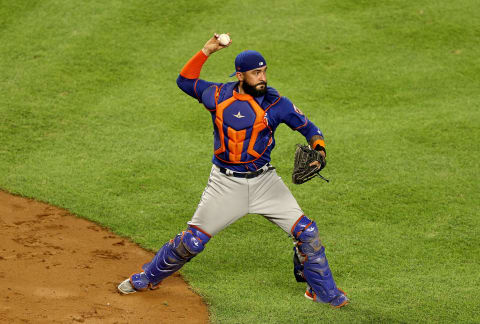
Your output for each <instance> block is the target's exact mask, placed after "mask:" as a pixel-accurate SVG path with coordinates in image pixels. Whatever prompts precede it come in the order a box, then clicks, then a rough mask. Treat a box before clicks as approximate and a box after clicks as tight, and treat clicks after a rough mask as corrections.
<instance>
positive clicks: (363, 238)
mask: <svg viewBox="0 0 480 324" xmlns="http://www.w3.org/2000/svg"><path fill="white" fill-rule="evenodd" d="M479 20H480V10H479V9H478V3H477V2H476V1H473V0H462V1H454V2H452V1H434V2H432V1H342V2H335V1H310V2H306V1H277V2H275V5H272V4H271V3H270V2H262V3H257V2H254V1H242V2H233V1H223V2H216V1H202V2H192V1H175V2H161V1H150V0H142V1H118V0H105V1H100V2H98V1H88V0H86V1H82V2H81V3H77V2H73V1H59V0H46V1H39V0H37V1H35V0H29V1H26V0H18V1H6V0H0V44H1V46H0V188H3V189H6V190H8V191H11V192H14V193H18V194H22V195H25V196H28V197H34V198H37V199H40V200H43V201H46V202H49V203H52V204H54V205H58V206H62V207H65V208H67V209H69V210H70V211H72V212H73V213H75V214H77V215H79V216H80V217H85V218H88V219H91V220H93V221H95V222H98V223H101V224H103V225H106V226H108V227H110V228H111V229H112V230H113V231H115V232H116V233H118V234H120V235H124V236H128V237H131V238H132V239H134V240H135V241H136V242H138V243H140V244H141V245H142V246H144V247H146V248H149V249H154V250H156V249H157V248H159V247H160V246H161V245H162V244H163V243H164V242H165V241H166V240H168V239H170V238H171V237H173V236H174V235H175V234H176V233H177V232H179V231H181V230H182V229H184V228H185V223H186V222H187V221H188V220H189V219H190V217H191V215H192V214H193V212H194V211H195V208H196V205H197V203H198V200H199V198H200V195H201V193H202V191H203V188H204V186H205V184H206V180H207V177H208V173H209V169H210V159H211V142H212V139H211V121H210V117H209V114H208V113H207V112H206V111H205V110H204V109H202V107H201V106H200V105H198V104H196V102H195V100H193V99H191V98H188V97H187V96H185V95H184V94H183V93H182V92H181V91H180V90H179V89H178V88H177V86H176V83H175V79H176V77H177V75H178V72H179V70H180V69H181V67H182V66H183V64H184V63H185V62H186V61H187V60H188V59H189V58H190V56H192V55H193V54H194V53H195V52H196V51H197V50H199V49H200V48H201V47H202V45H203V43H204V42H205V41H206V40H207V39H208V38H209V37H210V35H211V34H212V33H213V32H215V31H216V32H227V31H228V32H230V33H231V34H232V38H233V44H232V46H231V47H230V48H229V49H227V50H224V51H221V52H219V53H216V54H215V55H214V56H213V57H212V58H210V59H209V60H208V62H207V63H206V65H205V68H204V71H203V73H202V77H203V78H205V79H207V80H212V81H220V82H226V81H229V80H230V79H229V78H228V77H227V75H228V74H229V73H230V72H231V71H232V70H233V61H234V58H235V55H236V54H237V53H238V52H240V51H241V50H244V49H257V50H259V51H261V52H262V53H263V54H264V56H265V57H266V59H267V62H268V65H269V84H270V85H272V86H274V87H276V88H277V89H278V90H279V91H280V93H281V94H283V95H285V96H288V97H289V98H290V99H292V101H293V102H294V103H295V104H296V105H297V106H298V107H300V109H302V110H303V111H304V112H305V113H306V114H307V115H308V116H309V118H310V119H311V120H313V121H314V122H315V123H316V124H317V125H318V126H320V128H321V129H322V130H323V131H324V133H325V135H326V142H327V151H328V167H327V168H326V169H325V171H324V174H325V176H327V177H329V178H331V179H332V181H331V183H330V184H326V183H323V182H321V181H319V180H318V181H312V182H310V183H308V184H305V185H302V186H293V185H292V184H291V181H290V180H289V177H290V175H289V174H290V171H291V167H292V156H293V150H294V144H295V143H297V142H301V141H303V139H302V137H301V136H300V134H297V133H293V132H291V131H290V130H289V129H288V127H285V126H282V127H280V128H279V130H278V132H277V135H276V139H277V148H276V149H275V151H274V153H273V162H274V164H275V166H276V167H277V169H278V172H279V174H280V175H281V176H283V178H284V179H285V182H286V183H287V185H288V186H289V187H290V188H291V190H292V192H293V194H294V195H295V197H296V198H297V200H298V201H299V203H300V205H301V206H302V208H303V209H304V211H305V213H306V214H307V215H309V216H310V217H312V218H313V219H315V220H316V222H317V224H318V225H319V228H320V233H321V237H322V241H323V242H324V244H325V245H326V247H327V256H328V258H329V261H330V264H331V265H332V269H333V273H334V276H335V278H336V280H337V282H338V284H339V286H341V287H342V288H344V289H345V290H346V291H347V292H348V294H349V296H350V297H351V300H352V302H351V305H350V306H349V307H348V308H345V309H341V310H339V311H337V310H331V309H329V308H328V307H326V306H325V305H318V304H314V303H310V302H307V301H306V300H305V299H304V298H303V292H304V286H303V285H301V284H297V283H296V282H295V281H294V278H293V275H292V269H291V248H292V245H291V242H290V240H289V238H288V237H287V236H286V235H285V234H284V233H283V232H282V231H281V230H280V229H278V228H275V227H274V226H272V225H271V224H270V223H269V222H268V221H266V220H264V219H263V218H261V217H259V216H256V215H249V216H247V217H245V218H243V219H241V220H240V221H238V222H237V223H235V224H233V225H232V226H231V227H229V228H228V229H226V230H225V231H223V232H221V233H220V234H218V235H217V236H216V237H214V238H213V239H212V240H211V241H210V243H209V244H208V246H207V249H206V251H205V252H204V253H202V254H201V255H199V256H198V257H197V258H196V259H194V260H192V262H190V263H189V264H188V265H187V266H186V267H184V268H183V270H182V273H183V274H184V276H185V277H186V279H187V280H188V281H189V283H190V284H191V285H192V287H193V288H194V289H195V290H196V291H198V292H199V293H200V294H201V295H202V296H204V298H205V300H206V301H207V302H208V303H209V305H210V312H211V319H212V322H218V323H313V322H338V323H371V322H375V323H376V322H383V323H417V322H432V323H436V322H443V323H458V322H463V323H474V322H480V313H479V310H478V305H479V304H480V298H479V297H478V294H477V291H478V289H479V288H480V279H479V277H478V266H479V264H480V256H479V255H480V253H479V248H478V247H479V246H480V239H479V237H480V235H479V234H480V233H479V228H480V221H479V212H478V210H479V201H480V194H479V193H480V186H479V177H478V174H479V171H480V170H479V163H478V161H479V159H480V155H479V144H478V143H479V141H478V138H479V135H480V132H479V125H480V92H479V89H480V77H479V75H480V46H479V45H478V44H480V25H479V24H478V21H479Z"/></svg>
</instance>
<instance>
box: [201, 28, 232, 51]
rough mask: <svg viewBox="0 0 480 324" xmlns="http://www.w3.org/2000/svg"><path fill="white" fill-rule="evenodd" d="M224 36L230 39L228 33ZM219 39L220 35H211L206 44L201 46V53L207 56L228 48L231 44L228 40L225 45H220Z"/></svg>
mask: <svg viewBox="0 0 480 324" xmlns="http://www.w3.org/2000/svg"><path fill="white" fill-rule="evenodd" d="M226 35H228V37H229V38H230V33H227V34H226ZM219 37H220V35H219V34H216V33H215V34H213V37H212V38H210V39H209V40H208V41H207V42H206V43H205V45H204V46H203V48H202V52H203V53H204V54H205V55H207V56H209V55H210V54H212V53H215V52H217V51H219V50H221V49H223V48H225V47H228V46H230V44H231V43H232V39H231V38H230V41H229V42H228V44H227V45H222V44H220V40H219Z"/></svg>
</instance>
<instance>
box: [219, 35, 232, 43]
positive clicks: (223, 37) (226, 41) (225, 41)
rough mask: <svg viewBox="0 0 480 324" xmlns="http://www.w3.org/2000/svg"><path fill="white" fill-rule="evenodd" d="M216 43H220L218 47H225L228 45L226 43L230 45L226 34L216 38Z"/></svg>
mask: <svg viewBox="0 0 480 324" xmlns="http://www.w3.org/2000/svg"><path fill="white" fill-rule="evenodd" d="M218 42H219V43H220V45H222V46H226V45H228V43H230V36H228V35H227V34H221V35H220V36H218Z"/></svg>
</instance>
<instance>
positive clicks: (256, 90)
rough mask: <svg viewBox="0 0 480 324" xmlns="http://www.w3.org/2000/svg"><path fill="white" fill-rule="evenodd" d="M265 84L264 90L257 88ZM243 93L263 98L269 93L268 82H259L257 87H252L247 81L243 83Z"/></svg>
mask: <svg viewBox="0 0 480 324" xmlns="http://www.w3.org/2000/svg"><path fill="white" fill-rule="evenodd" d="M261 84H263V85H264V87H263V88H260V89H259V88H257V86H259V85H261ZM242 88H243V91H245V93H246V94H249V95H251V96H252V97H261V96H263V95H265V93H267V83H266V82H263V81H262V82H259V83H257V84H256V85H254V86H252V85H250V84H249V83H248V82H247V81H245V82H243V84H242Z"/></svg>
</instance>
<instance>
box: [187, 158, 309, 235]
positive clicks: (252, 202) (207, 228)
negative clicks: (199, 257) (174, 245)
mask: <svg viewBox="0 0 480 324" xmlns="http://www.w3.org/2000/svg"><path fill="white" fill-rule="evenodd" d="M263 168H264V170H267V167H266V166H264V167H263ZM246 214H260V215H262V216H264V217H265V218H267V219H268V220H269V221H271V222H273V223H275V224H276V225H278V226H280V228H282V229H283V230H284V231H285V232H286V233H288V234H290V235H291V232H290V231H291V229H292V226H293V225H294V224H295V222H296V221H297V220H298V219H299V218H300V217H301V216H302V215H303V212H302V210H301V209H300V206H299V205H298V203H297V201H296V200H295V198H294V197H293V195H292V193H291V192H290V190H289V189H288V188H287V186H286V185H285V183H284V182H283V181H282V178H280V177H279V176H278V175H277V172H276V171H275V170H269V171H264V172H263V173H262V174H260V175H259V176H257V177H255V178H250V179H247V178H237V177H234V176H233V175H226V174H224V173H222V172H220V169H219V167H217V166H216V165H213V166H212V170H211V172H210V177H209V179H208V183H207V186H206V188H205V190H204V191H203V194H202V197H201V199H200V202H199V204H198V207H197V210H196V211H195V214H194V215H193V217H192V219H191V220H190V221H189V222H188V225H195V226H198V227H199V228H200V229H202V230H203V231H204V232H206V233H208V234H210V235H211V236H214V235H215V234H217V233H218V232H220V231H221V230H222V229H224V228H226V227H227V226H229V225H230V224H232V223H234V222H235V221H236V220H238V219H240V218H241V217H243V216H244V215H246Z"/></svg>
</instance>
